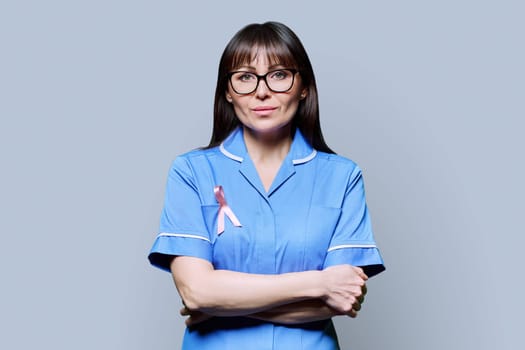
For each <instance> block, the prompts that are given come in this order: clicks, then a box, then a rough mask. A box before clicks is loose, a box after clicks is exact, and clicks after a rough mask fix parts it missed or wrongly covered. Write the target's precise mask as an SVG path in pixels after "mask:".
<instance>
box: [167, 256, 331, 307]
mask: <svg viewBox="0 0 525 350" xmlns="http://www.w3.org/2000/svg"><path fill="white" fill-rule="evenodd" d="M171 270H172V274H173V278H174V281H175V284H176V286H177V289H178V291H179V294H180V295H181V297H182V299H183V301H184V304H185V305H186V307H187V308H188V309H190V310H192V311H200V312H203V313H206V314H209V315H213V316H245V315H250V314H255V313H258V312H262V311H264V310H268V309H271V308H275V307H278V306H281V305H285V304H289V303H294V302H298V301H303V300H308V299H313V298H321V297H322V296H323V294H324V290H323V289H324V287H323V282H322V278H321V271H304V272H294V273H285V274H279V275H261V274H249V273H241V272H235V271H228V270H214V269H213V266H212V265H211V264H210V263H209V262H206V261H204V260H201V259H197V258H191V257H178V258H175V259H174V260H173V262H172V264H171Z"/></svg>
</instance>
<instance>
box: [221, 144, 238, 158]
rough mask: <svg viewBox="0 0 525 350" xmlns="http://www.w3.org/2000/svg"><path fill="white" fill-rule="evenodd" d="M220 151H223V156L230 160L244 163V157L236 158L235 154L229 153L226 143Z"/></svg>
mask: <svg viewBox="0 0 525 350" xmlns="http://www.w3.org/2000/svg"><path fill="white" fill-rule="evenodd" d="M219 150H220V151H221V153H222V154H224V155H225V156H226V157H228V158H231V159H233V160H236V161H238V162H242V161H243V158H242V157H239V156H236V155H235V154H232V153H230V152H228V151H227V150H226V148H224V143H221V145H220V147H219Z"/></svg>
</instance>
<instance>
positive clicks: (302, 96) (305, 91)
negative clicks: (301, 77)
mask: <svg viewBox="0 0 525 350" xmlns="http://www.w3.org/2000/svg"><path fill="white" fill-rule="evenodd" d="M307 95H308V91H307V90H306V89H303V91H301V100H304V99H305V97H306V96H307Z"/></svg>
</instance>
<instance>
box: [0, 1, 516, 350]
mask: <svg viewBox="0 0 525 350" xmlns="http://www.w3.org/2000/svg"><path fill="white" fill-rule="evenodd" d="M524 11H525V6H524V5H523V3H522V2H521V1H506V0H503V1H465V0H461V1H457V0H456V1H450V0H445V1H415V0H413V1H409V0H401V1H340V2H335V1H334V2H331V1H324V2H311V3H310V2H307V1H265V2H246V1H209V2H201V1H193V2H191V3H190V2H179V1H173V0H172V1H138V0H137V1H133V0H131V1H129V0H128V1H124V0H122V1H113V0H105V1H100V0H97V1H93V0H92V1H56V0H54V1H2V3H1V5H0V116H1V124H0V155H1V172H0V176H1V181H0V190H1V192H0V209H1V220H0V230H1V232H0V233H1V242H0V259H1V261H0V266H1V271H0V273H1V274H0V276H1V286H2V287H1V289H0V291H1V292H0V293H1V298H0V323H1V325H0V326H1V330H2V331H1V336H0V348H2V349H35V348H42V349H78V350H82V349H126V350H135V349H136V350H138V349H141V350H143V349H177V348H179V346H180V341H181V337H182V333H183V331H184V326H183V318H182V317H180V316H179V315H178V310H179V308H180V305H181V304H180V300H179V297H178V295H177V293H176V290H175V288H174V287H173V282H172V281H171V277H170V275H169V274H167V273H165V272H162V271H160V270H156V269H153V268H151V267H150V266H149V265H148V262H147V260H146V256H147V253H148V250H149V248H150V246H151V244H152V242H153V239H154V238H155V236H156V234H157V225H158V220H159V215H160V210H161V206H162V199H163V192H164V184H165V181H166V175H167V171H168V167H169V165H170V163H171V161H172V159H173V158H174V157H175V156H176V155H177V154H180V153H183V152H186V151H188V150H190V149H193V148H196V147H198V146H202V145H205V144H206V143H207V142H208V140H209V137H210V135H211V125H212V105H213V93H214V88H215V81H216V74H217V73H216V72H217V66H218V61H219V57H220V54H221V53H222V50H223V49H224V46H225V45H226V43H227V42H228V40H229V39H230V38H231V37H232V36H233V35H234V33H235V32H236V31H237V30H239V29H240V28H241V27H243V26H244V25H246V24H248V23H252V22H264V21H267V20H277V21H281V22H284V23H286V24H287V25H289V26H290V27H291V28H292V29H293V30H294V31H295V32H296V33H297V34H298V35H299V37H300V38H301V39H302V41H303V43H304V45H305V47H306V49H307V51H308V53H309V55H310V58H311V61H312V63H313V66H314V70H315V73H316V77H317V80H318V88H319V92H320V108H321V123H322V126H323V131H324V133H325V136H326V139H327V141H328V144H329V145H330V146H331V147H332V148H333V149H335V150H336V151H337V152H338V153H340V154H342V155H344V156H347V157H350V158H352V159H353V160H355V161H356V162H357V163H358V164H359V165H360V166H361V167H362V168H363V171H364V177H365V184H366V189H367V199H368V205H369V207H370V211H371V215H372V220H373V227H374V231H375V235H376V239H377V242H378V244H379V246H380V248H381V251H382V254H383V256H384V259H385V262H386V266H387V270H386V272H385V273H383V274H381V275H379V276H377V277H375V278H374V279H372V280H371V281H370V282H369V293H368V296H367V300H366V303H365V304H364V307H363V310H362V312H361V314H360V316H359V317H358V318H357V319H355V320H354V319H349V318H343V317H338V318H336V326H337V328H338V331H339V336H340V340H341V345H342V347H343V348H344V349H403V350H408V349H414V350H415V349H418V350H420V349H478V350H481V349H494V348H497V349H523V348H524V341H523V321H522V318H523V314H524V312H525V310H524V302H523V290H524V288H523V271H522V267H523V262H522V260H521V257H520V256H521V254H522V249H523V245H524V243H525V242H524V238H523V237H524V233H525V232H524V229H523V218H524V214H525V213H524V205H523V198H524V196H525V193H524V192H525V191H524V185H523V179H525V166H524V164H523V163H524V156H523V150H524V149H525V147H524V146H525V144H524V141H523V135H522V134H523V131H524V126H525V125H524V121H523V119H524V117H525V113H524V100H525V88H524V87H525V70H524V62H525V50H524V45H523V35H524V33H525V27H524V21H523V13H524Z"/></svg>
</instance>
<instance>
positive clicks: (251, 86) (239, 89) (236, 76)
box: [228, 69, 298, 95]
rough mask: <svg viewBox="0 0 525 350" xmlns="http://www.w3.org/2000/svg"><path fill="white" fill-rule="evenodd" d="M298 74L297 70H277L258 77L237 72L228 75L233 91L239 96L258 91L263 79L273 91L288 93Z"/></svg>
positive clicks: (253, 74)
mask: <svg viewBox="0 0 525 350" xmlns="http://www.w3.org/2000/svg"><path fill="white" fill-rule="evenodd" d="M297 72H298V71H297V70H295V69H277V70H272V71H270V72H268V73H266V74H264V75H257V74H255V73H252V72H246V71H235V72H230V73H228V79H229V80H230V85H231V87H232V89H233V91H235V92H236V93H238V94H239V95H248V94H251V93H252V92H254V91H255V90H257V87H258V86H259V82H260V81H261V79H262V80H264V82H265V83H266V86H268V89H270V90H271V91H273V92H286V91H288V90H290V89H291V88H292V86H293V83H294V79H295V74H296V73H297Z"/></svg>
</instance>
